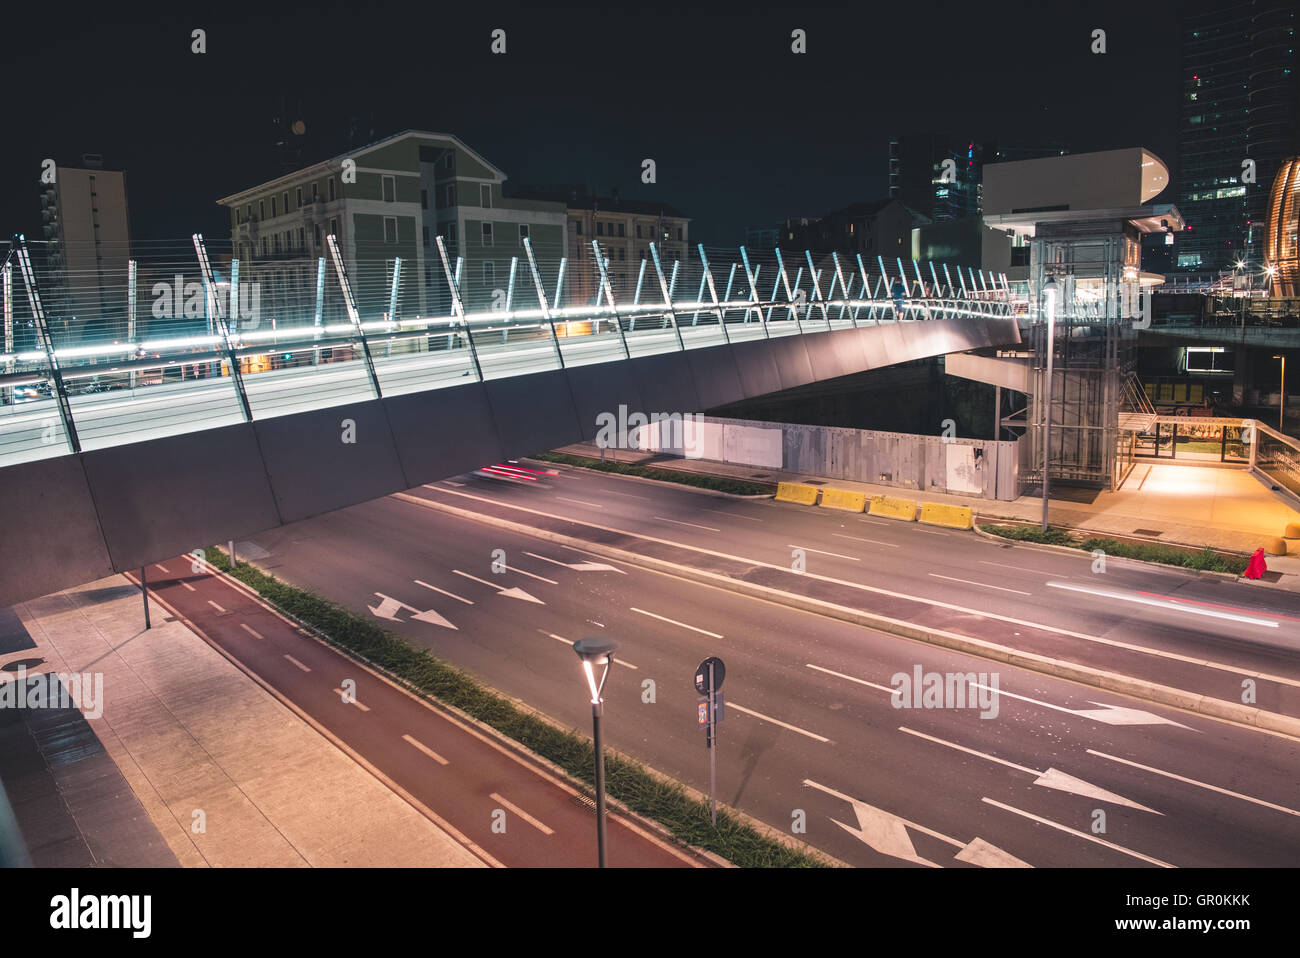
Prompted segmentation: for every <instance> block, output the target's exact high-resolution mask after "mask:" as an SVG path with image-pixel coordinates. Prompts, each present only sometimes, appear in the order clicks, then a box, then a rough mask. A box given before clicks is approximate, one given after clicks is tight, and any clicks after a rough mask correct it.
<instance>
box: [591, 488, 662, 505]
mask: <svg viewBox="0 0 1300 958" xmlns="http://www.w3.org/2000/svg"><path fill="white" fill-rule="evenodd" d="M600 494H601V495H602V496H604V495H610V496H622V497H623V498H625V499H644V500H645V501H646V502H654V499H652V498H651V497H650V496H634V495H632V493H630V492H615V491H614V490H613V489H602V490H600Z"/></svg>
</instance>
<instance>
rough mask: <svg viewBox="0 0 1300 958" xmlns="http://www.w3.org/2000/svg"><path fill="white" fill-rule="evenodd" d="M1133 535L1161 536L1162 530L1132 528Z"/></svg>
mask: <svg viewBox="0 0 1300 958" xmlns="http://www.w3.org/2000/svg"><path fill="white" fill-rule="evenodd" d="M1133 535H1135V536H1162V535H1164V531H1163V530H1161V529H1134V530H1133Z"/></svg>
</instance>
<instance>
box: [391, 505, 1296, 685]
mask: <svg viewBox="0 0 1300 958" xmlns="http://www.w3.org/2000/svg"><path fill="white" fill-rule="evenodd" d="M439 491H441V492H443V493H445V494H446V495H449V496H456V497H457V498H460V499H472V500H474V501H475V502H482V503H485V504H486V505H489V506H493V507H499V508H506V509H513V510H514V511H515V512H524V513H528V514H529V515H534V516H544V517H546V518H548V519H561V520H564V521H566V522H572V521H575V520H572V519H570V518H569V517H568V516H561V515H558V514H556V513H553V512H545V511H543V510H541V509H531V508H529V507H527V506H521V505H516V504H515V503H513V502H501V501H499V500H497V499H489V498H487V497H485V496H476V495H473V494H471V493H468V492H453V491H452V490H450V489H439ZM393 498H396V499H401V500H403V501H406V502H410V503H413V504H415V505H419V506H421V507H423V508H428V509H436V508H437V507H438V503H437V502H436V501H435V500H430V499H426V498H424V497H423V496H412V495H410V494H408V493H403V492H398V493H394V496H393ZM808 514H812V513H808ZM862 521H873V522H874V521H879V522H885V523H896V522H897V521H898V520H893V519H876V518H875V517H871V518H869V519H867V518H866V517H864V520H862ZM583 525H586V526H589V527H590V528H593V529H600V530H601V531H602V532H614V533H618V534H619V535H624V536H629V537H630V538H633V539H639V540H641V541H642V542H657V543H659V544H660V545H668V546H673V547H675V548H678V549H685V550H687V551H689V552H697V553H700V554H701V555H709V556H714V557H716V558H720V559H730V560H732V561H735V562H744V563H746V564H747V565H752V566H758V567H760V568H764V569H776V570H778V571H781V572H789V571H790V569H789V567H788V566H784V565H774V564H773V563H771V562H764V561H763V560H761V559H754V558H749V557H746V556H738V555H733V554H731V553H729V552H720V551H718V550H716V549H705V548H703V547H701V546H693V545H688V544H686V543H684V542H676V541H674V540H672V539H661V538H659V537H657V536H650V535H646V534H645V533H642V532H632V531H630V530H628V529H619V528H617V527H615V526H605V525H600V524H598V523H595V522H586V521H584V522H583ZM969 541H978V542H984V541H986V540H983V539H976V540H969ZM990 544H992V545H997V543H990ZM564 548H566V549H571V548H573V547H572V546H565V547H564ZM574 551H575V552H582V551H583V550H581V549H574ZM586 554H588V555H594V554H595V553H586ZM1080 555H1082V556H1083V557H1084V558H1087V556H1086V555H1085V554H1083V553H1080ZM597 558H602V557H601V556H599V555H597ZM801 575H802V576H803V577H804V578H808V579H816V580H818V581H820V582H829V583H831V584H833V585H842V586H845V587H846V588H850V589H857V590H859V591H861V592H873V593H875V594H877V595H885V596H889V597H890V598H894V599H907V600H909V601H912V602H919V603H921V604H922V605H930V606H935V607H937V608H941V609H949V610H950V611H953V612H961V613H963V614H965V615H973V616H976V617H977V618H981V619H990V620H992V621H996V622H1006V623H1008V624H1010V625H1019V626H1022V627H1024V628H1028V629H1037V630H1040V631H1043V632H1050V633H1052V634H1053V635H1065V636H1069V637H1070V638H1074V639H1082V640H1084V641H1085V642H1095V643H1097V644H1098V645H1107V646H1110V647H1111V648H1116V649H1124V650H1125V651H1128V652H1137V653H1141V654H1142V655H1150V656H1154V657H1155V658H1161V659H1171V660H1173V661H1175V662H1185V663H1187V664H1189V665H1198V666H1201V667H1202V668H1207V669H1215V670H1217V671H1220V672H1229V673H1231V674H1232V675H1234V676H1243V677H1250V678H1256V679H1262V680H1264V681H1266V682H1276V683H1278V684H1279V685H1287V686H1290V687H1292V688H1300V679H1293V678H1291V677H1290V676H1286V675H1275V674H1271V673H1268V672H1254V671H1251V670H1249V669H1242V668H1241V667H1240V666H1237V665H1229V664H1227V663H1224V662H1215V661H1213V660H1211V659H1200V658H1196V657H1195V656H1191V655H1183V654H1181V653H1178V652H1169V651H1166V650H1164V649H1157V648H1152V647H1151V646H1147V645H1137V644H1136V643H1133V642H1122V641H1120V640H1118V639H1109V638H1106V637H1104V636H1100V635H1090V634H1088V633H1087V632H1077V631H1075V630H1074V629H1064V628H1061V627H1060V626H1055V625H1048V624H1046V623H1044V622H1031V621H1029V620H1028V619H1018V618H1016V617H1015V616H1011V615H1001V614H999V613H997V612H989V611H987V610H980V609H972V608H970V607H968V606H963V605H956V604H955V603H952V602H944V601H943V600H941V599H932V598H929V597H927V596H922V595H915V594H911V593H906V592H897V591H894V590H893V589H882V588H880V587H879V586H871V585H867V584H866V583H863V582H853V581H851V580H849V579H838V578H835V577H834V576H829V575H820V574H818V573H815V572H803V573H801Z"/></svg>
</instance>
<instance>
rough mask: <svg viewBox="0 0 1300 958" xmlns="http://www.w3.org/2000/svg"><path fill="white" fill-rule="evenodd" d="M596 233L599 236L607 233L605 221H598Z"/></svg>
mask: <svg viewBox="0 0 1300 958" xmlns="http://www.w3.org/2000/svg"><path fill="white" fill-rule="evenodd" d="M596 235H597V236H604V235H605V224H604V223H597V224H596Z"/></svg>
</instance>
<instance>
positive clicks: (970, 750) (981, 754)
mask: <svg viewBox="0 0 1300 958" xmlns="http://www.w3.org/2000/svg"><path fill="white" fill-rule="evenodd" d="M898 730H899V731H900V732H906V733H907V734H908V735H915V736H916V737H917V738H923V739H928V740H929V741H931V742H935V743H937V744H939V745H946V746H948V747H949V748H955V749H956V750H957V751H959V752H965V753H966V754H967V755H978V756H979V757H980V758H986V759H988V760H989V761H990V762H997V763H998V764H999V765H1005V766H1006V767H1007V768H1014V769H1015V770H1016V771H1018V772H1028V773H1029V774H1030V775H1035V776H1039V777H1041V776H1042V774H1043V773H1042V772H1040V771H1038V769H1036V768H1026V767H1025V766H1023V765H1017V764H1016V763H1015V762H1008V761H1007V760H1006V759H1005V758H998V757H997V756H996V755H990V754H989V753H988V752H981V751H979V750H977V749H973V748H967V747H966V746H965V745H958V744H957V743H956V742H949V741H946V740H944V739H941V738H935V737H934V736H933V735H926V734H925V733H924V732H917V731H915V730H913V729H910V728H905V727H904V726H902V725H900V726H899V727H898Z"/></svg>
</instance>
